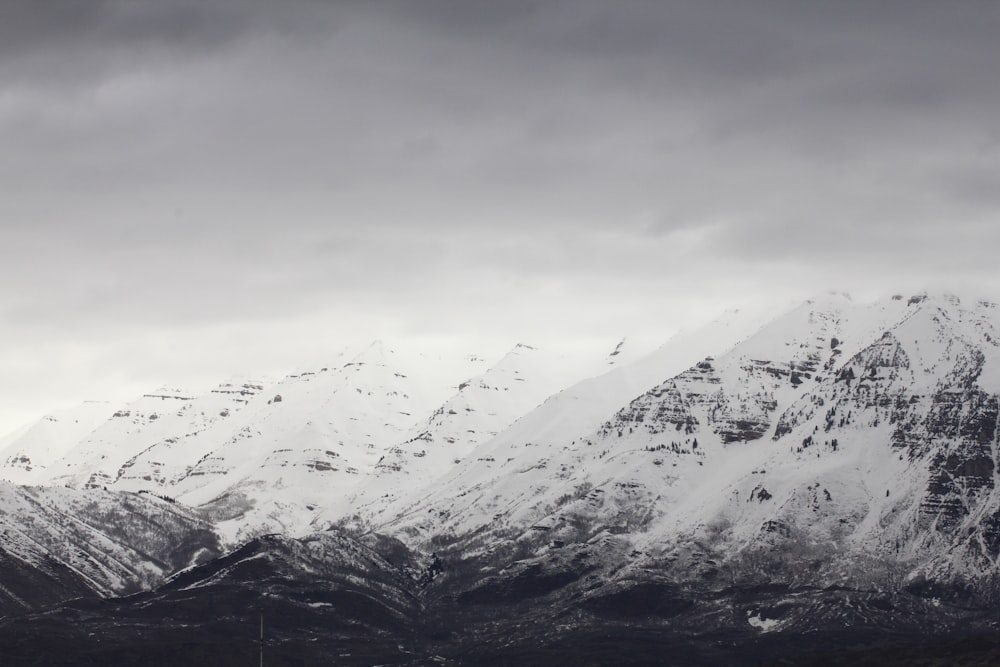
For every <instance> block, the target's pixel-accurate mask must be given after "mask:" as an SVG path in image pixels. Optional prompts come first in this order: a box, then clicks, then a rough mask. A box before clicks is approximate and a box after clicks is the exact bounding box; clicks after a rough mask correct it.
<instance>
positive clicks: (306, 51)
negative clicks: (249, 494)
mask: <svg viewBox="0 0 1000 667" xmlns="http://www.w3.org/2000/svg"><path fill="white" fill-rule="evenodd" d="M997 35H1000V3H997V2H993V1H990V0H982V1H975V0H968V1H962V0H950V1H949V2H941V1H935V2H920V1H915V0H905V1H898V2H896V1H892V0H880V1H879V2H871V1H870V0H859V1H856V2H852V1H846V2H845V1H841V2H822V1H819V0H817V1H815V2H803V1H801V0H795V1H788V2H777V1H775V2H763V1H761V2H755V1H743V0H741V1H738V2H737V1H733V2H723V1H718V2H712V1H706V0H692V1H691V2H670V1H660V0H655V1H654V0H650V1H648V2H643V1H631V0H604V1H601V2H597V1H591V0H548V1H538V2H528V1H524V2H521V1H511V0H504V1H503V2H497V1H496V0H450V1H445V0H398V1H396V2H380V1H378V0H374V1H373V0H364V1H361V0H357V1H354V2H350V1H342V2H333V1H320V0H314V1H309V0H280V1H279V0H269V1H265V0H149V1H138V0H45V1H43V2H40V1H38V0H2V2H0V229H2V243H0V318H2V319H0V378H2V380H0V432H5V431H7V430H10V429H11V428H13V427H14V426H16V425H17V422H18V421H19V420H21V419H23V418H26V417H28V416H31V415H34V414H36V413H40V412H43V411H45V410H47V409H49V408H52V407H56V406H58V405H64V404H67V403H73V402H75V401H77V400H79V399H82V398H84V397H87V396H92V397H100V396H105V395H107V396H118V395H122V394H123V392H124V393H128V392H132V391H140V390H141V389H142V388H144V387H146V388H153V387H155V386H156V385H159V384H161V383H163V382H167V383H173V384H200V383H203V382H206V381H208V380H215V379H219V380H222V379H225V378H226V377H228V376H229V375H230V374H233V373H238V372H241V371H243V372H246V373H249V374H254V373H270V372H278V371H280V370H283V369H289V370H291V369H292V368H294V367H295V366H297V365H299V364H301V363H306V362H309V361H312V360H316V359H320V358H322V357H323V356H324V354H329V353H332V351H334V350H336V349H339V347H340V346H341V345H342V344H343V343H350V342H356V341H359V340H364V339H367V338H372V337H375V336H381V337H384V338H387V339H389V340H392V341H414V340H422V341H427V340H436V341H442V340H444V341H450V342H455V344H456V345H459V346H461V345H467V347H470V348H473V349H474V348H476V346H482V347H486V348H489V349H490V350H497V349H501V348H503V347H505V346H507V345H508V344H513V343H514V342H516V341H518V340H524V341H526V342H532V341H535V342H536V343H538V342H542V343H543V344H548V345H553V344H555V341H558V340H563V341H567V344H569V343H572V342H574V341H580V340H583V341H589V340H593V339H602V338H605V337H607V338H615V337H616V336H620V335H623V334H629V333H641V334H645V335H647V336H652V337H654V338H655V337H657V336H662V337H664V338H665V337H666V336H667V335H669V333H670V332H672V331H673V330H675V329H676V328H677V327H678V326H682V325H684V324H685V323H687V322H690V321H694V320H698V319H704V318H706V317H708V316H709V315H710V314H712V313H714V312H716V311H719V310H721V309H724V308H726V307H730V306H734V305H738V304H741V303H756V302H759V301H761V300H763V299H787V298H799V297H806V296H808V295H809V294H811V293H813V292H817V291H821V290H825V289H829V288H837V289H844V290H849V291H853V292H855V293H856V294H858V295H860V296H861V297H866V296H875V295H878V294H883V293H888V292H893V291H897V290H899V291H905V290H907V289H911V288H916V287H919V286H920V285H921V284H923V283H934V284H942V283H943V284H951V285H958V286H963V285H965V286H974V287H978V288H982V290H983V291H987V292H993V293H997V294H1000V269H998V268H997V267H998V261H997V250H998V248H1000V219H998V217H1000V216H998V210H1000V120H998V119H1000V39H998V38H997Z"/></svg>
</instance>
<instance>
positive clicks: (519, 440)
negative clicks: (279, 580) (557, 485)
mask: <svg viewBox="0 0 1000 667" xmlns="http://www.w3.org/2000/svg"><path fill="white" fill-rule="evenodd" d="M764 321H766V315H765V314H761V313H752V312H747V311H731V312H727V313H725V314H724V315H723V316H721V317H720V318H719V319H717V320H716V321H714V322H712V323H710V324H709V325H707V326H705V327H703V328H700V329H696V330H692V331H684V332H680V333H678V334H677V335H675V336H674V337H673V338H671V340H669V341H668V342H667V343H666V344H664V345H663V346H661V347H660V348H658V349H657V350H655V351H653V352H652V353H650V354H648V355H646V356H645V357H642V358H640V359H639V360H637V361H634V362H632V363H630V364H624V365H620V366H616V367H614V368H613V369H612V370H610V371H608V372H606V373H604V374H601V375H599V376H596V377H592V378H588V379H585V380H583V381H581V382H579V383H577V384H575V385H573V386H570V387H568V388H566V389H563V390H562V391H559V392H557V393H555V394H554V395H552V396H550V397H549V398H548V399H547V400H546V401H544V402H543V403H542V404H541V405H539V406H538V407H537V408H536V409H535V410H532V411H531V412H530V413H528V414H526V415H525V416H524V417H522V418H521V419H519V420H517V421H516V422H515V423H513V424H512V425H511V427H510V428H508V429H506V430H505V431H503V432H502V433H500V434H499V435H498V436H497V437H495V438H493V439H491V440H489V441H488V442H485V443H483V444H482V445H480V446H479V447H477V448H476V449H475V450H473V451H472V452H471V453H470V454H469V455H468V456H467V457H466V459H465V460H464V461H463V462H462V463H461V465H458V466H457V467H456V468H455V469H454V470H452V471H451V472H450V473H449V474H448V475H447V476H446V477H445V478H443V479H441V480H438V481H435V482H434V483H433V484H432V485H430V486H429V487H427V488H425V489H422V490H420V491H418V492H416V493H413V494H410V495H409V496H407V497H402V498H400V499H398V500H397V501H396V502H393V503H392V504H391V505H389V506H388V507H385V508H384V509H382V511H381V512H379V513H378V514H377V515H375V516H374V517H373V519H372V520H373V522H374V523H375V524H376V525H391V526H392V527H393V529H395V530H402V531H403V532H404V533H408V534H423V535H425V536H427V537H429V536H430V535H433V534H437V532H438V531H439V530H443V531H446V532H451V531H453V530H455V531H458V532H461V531H462V530H464V529H465V527H468V528H469V529H470V530H471V529H474V528H478V527H480V526H481V525H483V524H485V523H489V522H491V521H492V520H493V517H494V515H495V514H497V512H496V510H495V508H496V507H497V506H498V505H497V504H495V503H494V502H492V501H488V502H486V503H480V502H479V500H480V499H481V497H480V494H479V493H478V491H479V490H481V489H483V488H484V487H487V486H491V485H495V486H496V488H497V489H498V492H499V493H501V494H502V495H505V496H507V497H508V498H513V497H516V496H517V495H518V494H520V493H521V492H523V491H524V489H525V484H526V480H527V479H528V478H526V477H525V476H524V475H525V474H529V475H531V473H530V471H532V470H534V471H536V472H535V473H534V475H531V476H537V477H538V479H539V480H543V479H545V478H546V477H548V476H549V471H548V468H547V464H546V461H547V460H548V458H549V456H550V453H552V452H557V451H563V449H564V448H567V447H570V446H572V445H575V444H576V443H577V442H578V441H580V442H582V441H583V439H584V438H585V437H586V436H587V435H589V434H590V433H592V432H593V431H594V430H595V429H597V428H599V427H600V426H601V424H602V423H603V422H604V421H605V420H606V419H607V417H608V415H610V414H613V413H614V411H615V410H616V409H618V408H619V407H620V406H622V405H623V404H625V403H627V402H628V401H629V400H630V399H632V398H633V397H635V396H636V395H638V394H640V393H641V392H643V391H645V390H647V389H648V388H649V387H651V386H655V385H656V384H658V383H660V382H662V381H663V379H664V378H669V377H671V376H673V375H675V374H677V373H679V372H680V371H682V370H683V369H685V368H687V367H689V366H690V365H691V364H693V363H695V362H696V361H697V360H699V359H702V358H704V357H705V356H706V355H708V354H714V353H719V352H723V351H725V350H727V349H729V348H731V347H732V346H733V345H735V344H736V343H738V342H739V341H740V340H743V339H745V338H747V337H748V336H750V335H751V334H753V332H755V331H756V330H757V329H758V328H759V327H760V326H761V324H762V323H763V322H764ZM518 455H521V456H522V458H523V459H524V460H525V462H527V463H526V465H527V468H526V469H525V470H523V471H521V472H518V473H514V474H512V471H513V470H514V468H511V467H509V466H510V464H512V463H513V462H514V461H515V460H517V458H518ZM529 461H530V462H529ZM517 469H518V470H519V469H520V466H518V468H517ZM541 483H542V484H543V485H544V486H545V487H546V488H548V487H549V486H550V483H549V482H541ZM527 484H528V486H530V482H528V483H527ZM508 494H509V495H508ZM436 503H440V504H441V506H442V507H441V509H437V508H436V507H435V504H436ZM442 513H443V514H442ZM439 515H447V516H449V517H450V516H452V515H454V517H455V518H454V521H456V522H459V523H452V525H450V526H447V525H441V524H440V523H438V521H437V518H438V516H439ZM459 517H462V518H461V519H459ZM425 531H429V532H425Z"/></svg>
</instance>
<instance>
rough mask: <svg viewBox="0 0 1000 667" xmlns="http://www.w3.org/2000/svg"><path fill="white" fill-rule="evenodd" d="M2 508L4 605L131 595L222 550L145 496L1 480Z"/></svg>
mask: <svg viewBox="0 0 1000 667" xmlns="http://www.w3.org/2000/svg"><path fill="white" fill-rule="evenodd" d="M0 508H2V511H0V534H2V535H3V543H2V544H0V569H3V578H2V579H3V580H2V582H0V608H3V609H9V610H18V609H30V608H32V607H35V606H38V605H40V604H44V603H52V602H58V601H60V600H61V599H66V598H68V597H75V596H79V595H84V594H86V593H91V594H93V593H96V594H100V595H109V594H113V593H117V594H121V593H129V592H134V591H136V590H140V589H142V588H147V587H149V586H152V585H156V584H158V583H161V582H162V581H163V580H164V578H165V577H166V576H167V575H169V574H171V573H173V572H175V571H176V570H178V569H181V568H184V567H187V566H189V565H192V564H195V563H199V562H203V561H205V560H209V559H211V558H214V557H215V556H217V555H218V553H219V544H218V540H217V539H216V536H215V534H214V532H213V530H212V528H211V526H210V525H209V524H208V523H206V522H205V521H203V520H202V519H200V518H198V517H197V516H196V515H195V513H193V512H192V511H191V510H189V509H187V508H184V507H182V506H179V505H177V504H175V503H171V502H168V501H165V500H163V499H159V498H155V497H153V496H149V495H135V494H117V493H112V492H108V491H103V490H99V489H88V490H76V489H68V488H64V487H48V488H46V487H23V486H15V485H13V484H10V483H7V482H0ZM24 582H31V585H30V586H22V585H21V584H22V583H24Z"/></svg>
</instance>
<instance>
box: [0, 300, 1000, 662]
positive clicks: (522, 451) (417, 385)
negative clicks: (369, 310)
mask: <svg viewBox="0 0 1000 667" xmlns="http://www.w3.org/2000/svg"><path fill="white" fill-rule="evenodd" d="M609 352H611V353H612V354H610V355H609ZM998 418H1000V307H998V306H997V305H995V304H993V303H990V302H987V301H977V300H962V299H960V298H958V297H955V296H951V295H947V294H935V295H928V294H917V295H913V296H905V297H904V296H901V295H897V296H893V297H891V298H887V299H884V300H880V301H876V302H874V303H855V302H853V301H852V300H851V299H850V297H848V296H846V295H838V294H830V295H824V296H822V297H818V298H816V299H812V300H809V301H807V302H805V303H803V304H800V305H798V306H796V307H794V308H791V309H789V310H787V311H785V312H783V313H781V314H780V315H779V316H777V317H774V318H770V317H760V316H756V315H754V314H751V313H746V312H739V311H734V312H730V313H726V314H725V315H723V316H722V317H721V318H719V319H718V320H716V321H715V322H713V323H711V324H709V325H707V326H706V327H704V328H701V329H698V330H694V331H689V332H682V333H680V334H678V335H676V336H674V337H673V338H672V339H671V340H669V341H668V342H667V343H665V344H664V345H663V346H662V347H660V348H658V349H657V350H655V351H653V352H651V353H648V354H639V353H638V351H632V350H630V349H629V345H628V344H627V342H626V343H625V344H623V345H621V346H618V347H615V348H613V349H612V350H605V351H603V352H602V353H601V354H592V353H590V354H581V355H571V354H567V353H565V352H563V351H550V350H541V349H535V348H533V347H530V346H526V345H519V346H516V347H515V348H513V349H512V350H511V351H510V352H509V353H508V354H507V355H506V356H504V357H503V358H501V359H499V360H497V361H494V362H493V363H492V364H491V363H489V362H487V361H486V360H485V359H483V358H480V357H469V356H461V355H455V357H454V358H451V359H448V360H446V359H443V358H441V357H439V356H422V355H419V354H411V353H408V352H400V351H396V350H394V349H392V348H390V347H389V346H386V345H382V344H374V345H372V346H370V347H369V348H367V349H365V350H363V351H361V352H360V353H359V354H356V355H354V356H349V357H345V358H344V359H341V360H340V362H339V363H338V364H335V365H334V364H331V365H330V366H329V367H325V368H321V369H318V370H315V371H312V372H308V371H307V372H302V373H297V374H295V375H292V376H289V377H287V378H284V379H282V380H280V381H277V382H271V383H267V384H265V383H246V384H236V385H233V386H227V387H221V388H219V389H218V390H216V391H214V392H210V393H209V394H207V395H204V396H192V395H188V394H184V393H183V392H176V391H171V392H167V391H164V392H155V393H153V394H151V395H148V396H144V397H142V398H140V399H138V400H137V401H136V402H134V403H132V404H130V405H129V406H126V407H125V408H122V409H120V410H118V411H116V412H114V415H113V416H112V417H111V418H110V419H108V420H107V421H106V422H103V423H101V424H98V425H97V426H96V427H91V426H90V425H89V424H87V425H83V424H80V425H79V426H77V422H76V421H75V420H74V421H73V422H72V424H73V428H66V429H65V430H64V431H57V430H56V429H54V428H53V427H51V426H46V424H45V423H42V424H40V425H36V427H35V428H34V429H28V430H26V431H23V432H21V433H19V434H15V435H14V436H11V437H10V438H8V439H7V440H5V445H6V446H5V449H4V450H3V454H4V457H5V461H6V463H5V464H4V470H5V474H7V475H8V476H10V477H11V478H18V479H30V480H32V481H33V482H35V483H38V482H46V483H48V484H50V485H55V486H51V487H48V488H43V487H27V488H21V487H15V486H13V485H6V486H3V487H0V492H2V494H3V496H2V498H0V507H2V508H4V509H5V511H6V513H4V514H0V519H2V520H3V521H4V522H5V523H3V529H4V534H5V535H10V536H13V537H11V538H9V540H8V543H7V546H5V551H3V552H2V553H0V557H2V563H4V564H5V565H4V567H7V568H8V571H9V572H11V575H10V577H9V580H10V581H14V582H21V584H20V586H21V587H20V588H18V589H16V590H15V589H14V588H11V586H8V587H7V590H6V593H5V594H6V595H7V597H6V598H5V599H6V600H7V602H6V603H5V604H7V605H8V608H15V607H17V605H18V604H21V603H18V602H17V599H18V596H19V593H18V592H17V591H18V590H24V589H25V587H27V586H30V585H34V584H32V583H31V582H35V583H37V585H38V588H39V590H44V591H48V592H47V593H46V594H45V595H44V596H42V597H41V598H40V601H41V602H46V601H47V602H53V601H58V600H61V599H64V598H66V597H69V596H71V595H73V594H76V593H78V592H81V591H82V592H84V593H86V594H112V593H120V592H124V591H132V590H137V589H140V588H150V587H156V590H153V591H150V592H149V593H147V594H144V597H143V596H140V597H138V598H135V599H129V600H124V601H121V602H120V603H116V604H117V607H116V608H117V609H118V610H119V612H120V613H121V614H124V615H125V617H128V618H133V619H135V623H136V624H137V627H139V626H141V627H143V628H145V630H143V632H149V633H157V632H161V633H165V635H164V636H167V635H169V636H171V637H173V636H175V635H176V633H177V632H183V633H187V632H188V630H187V628H188V627H190V626H192V625H193V626H198V627H201V628H204V629H206V634H205V635H204V636H205V639H204V641H205V642H207V643H208V645H211V643H212V642H213V641H214V639H212V638H211V636H212V633H209V632H207V629H208V628H217V626H218V620H217V619H215V618H214V616H213V618H212V619H206V618H203V617H202V616H200V614H202V611H201V610H202V607H199V606H198V605H196V604H195V605H193V606H185V605H187V601H189V600H206V599H207V600H209V601H210V602H211V604H210V605H209V606H210V607H211V608H212V609H215V608H217V607H218V608H219V609H228V610H233V609H239V608H241V605H243V606H245V605H247V604H250V605H259V606H263V605H266V604H270V605H273V606H274V607H275V608H280V609H281V610H282V611H281V612H280V613H281V614H287V615H288V618H295V619H297V620H296V621H295V623H294V624H289V625H286V626H282V628H281V630H280V632H282V633H284V634H283V637H285V640H287V641H288V642H291V643H292V644H296V643H302V642H320V643H321V644H322V646H320V645H319V644H317V645H316V647H314V648H315V651H312V652H309V651H306V652H304V653H301V654H296V655H299V658H297V659H305V658H303V657H302V656H306V655H308V656H309V659H315V660H332V659H334V658H337V659H340V660H341V661H346V662H348V663H351V662H352V660H353V661H354V662H355V663H357V664H369V663H371V662H383V663H387V664H389V663H395V664H420V663H421V662H428V661H431V660H432V659H433V660H434V661H436V662H447V660H449V659H454V660H457V661H459V662H463V661H466V662H481V661H487V662H488V661H489V660H494V661H497V662H499V663H504V662H505V661H506V663H518V664H531V663H546V662H553V661H559V660H560V659H564V658H567V656H569V655H571V654H572V656H573V660H575V661H579V660H582V659H584V658H586V659H590V660H592V661H595V662H597V663H598V664H610V663H613V662H616V661H620V660H621V656H620V655H603V654H602V653H601V651H603V650H606V646H607V642H606V641H605V642H604V643H600V642H596V643H594V641H595V640H594V637H598V636H599V637H605V638H608V637H611V638H616V639H615V642H616V643H615V645H616V646H629V647H630V648H629V651H631V653H630V654H629V655H630V656H631V658H634V659H635V660H637V661H639V662H642V661H644V660H645V661H654V662H655V661H657V660H658V659H659V658H657V657H656V656H661V657H662V655H664V654H665V653H664V652H666V653H667V654H669V655H673V656H675V658H672V659H673V660H675V661H679V664H680V663H683V664H720V663H721V664H756V663H757V662H759V661H762V660H763V661H767V660H774V659H779V658H781V659H784V658H785V657H786V656H788V655H790V653H789V651H791V652H792V654H794V655H795V656H799V655H806V654H807V653H808V652H809V651H814V650H823V651H836V650H838V648H839V647H840V646H842V645H844V644H845V642H846V643H848V644H850V645H852V646H859V647H860V646H869V645H870V644H871V643H872V642H876V643H877V642H886V641H890V640H891V641H898V642H903V643H912V642H916V641H924V640H929V639H931V638H934V637H945V636H956V635H957V634H961V633H966V634H968V633H986V636H993V635H992V634H990V633H997V632H1000V628H998V627H997V624H996V621H995V619H996V615H995V611H996V608H997V605H1000V592H998V591H1000V484H998V481H1000V477H998V467H1000V460H998V457H1000V446H998V437H1000V433H998V430H997V421H998ZM51 423H52V424H55V422H51ZM60 428H61V427H60ZM63 433H65V435H63ZM73 438H75V439H76V440H74V441H72V442H70V441H71V440H72V439H73ZM32 443H38V444H37V449H38V451H37V452H35V451H34V450H33V448H32ZM29 462H30V463H29ZM18 476H20V477H18ZM60 485H67V486H68V487H70V488H61V486H60ZM104 487H107V489H108V490H105V489H104ZM154 524H155V525H156V526H167V528H166V529H162V528H157V529H155V530H156V531H157V534H158V535H161V537H158V538H156V539H150V537H149V535H148V534H147V533H150V532H151V531H152V530H154V529H153V528H152V526H153V525H154ZM113 526H126V527H127V530H125V531H124V533H123V534H119V533H118V532H115V530H114V529H113V528H112V527H113ZM265 533H280V534H281V535H275V536H271V537H266V538H264V537H262V535H264V534H265ZM216 539H218V540H219V542H221V543H222V544H224V545H225V546H226V547H227V548H230V549H232V551H231V553H230V554H229V555H227V556H224V557H222V558H220V559H218V560H214V561H211V562H205V563H203V564H202V565H201V566H200V567H196V568H194V569H192V570H189V571H184V572H181V573H180V574H178V575H177V576H176V577H175V578H174V579H171V580H170V581H169V582H167V583H165V584H162V585H161V583H162V582H163V581H164V578H165V577H167V576H168V575H169V574H170V573H171V572H174V571H175V570H177V569H179V568H183V567H184V566H186V565H188V564H191V563H193V562H195V561H204V560H205V558H207V557H208V556H210V555H214V554H215V552H216V550H217V548H218V547H217V542H215V540H216ZM60 545H69V546H66V547H63V546H60ZM77 545H82V546H79V547H77ZM172 545H182V546H183V548H182V549H181V550H180V551H177V552H174V551H171V547H172ZM241 545H242V546H241ZM46 551H52V553H53V554H54V558H55V561H54V562H55V563H56V565H52V564H51V563H50V562H49V561H46V560H45V558H44V556H43V555H42V554H44V553H45V552H46ZM314 580H315V581H316V582H319V583H316V585H315V590H314V591H312V592H310V590H311V588H310V586H311V584H308V583H307V582H309V581H314ZM5 585H6V584H5ZM320 593H321V594H320ZM310 596H311V597H310ZM364 600H367V601H364ZM358 605H361V607H359V606H358ZM22 606H25V607H30V606H32V605H31V604H30V603H29V602H28V601H25V603H24V604H23V605H22ZM173 609H183V610H184V611H183V613H181V612H178V613H180V616H177V617H176V618H183V619H184V620H183V621H177V622H178V623H180V625H178V626H176V627H174V626H166V627H164V628H159V629H154V627H153V625H150V624H149V622H148V619H151V618H162V617H164V616H169V614H170V613H172V612H170V611H169V610H173ZM359 610H361V611H359ZM61 613H64V614H66V615H67V617H72V616H73V615H74V614H78V613H79V610H78V609H77V607H75V606H73V605H72V604H69V605H68V606H66V607H65V608H64V610H63V612H61ZM229 613H230V614H231V616H230V617H229V618H230V620H232V619H233V618H235V616H232V614H237V615H238V613H237V612H233V611H230V612H229ZM213 614H214V612H213ZM337 618H341V619H353V620H350V621H345V624H344V625H342V626H338V628H339V629H338V630H337V632H338V633H339V634H337V637H336V638H332V636H327V635H324V634H323V632H322V631H320V630H319V629H318V628H320V627H321V626H322V625H323V624H327V623H330V622H333V621H332V620H331V619H337ZM143 619H146V620H143ZM199 619H200V620H199ZM101 623H103V624H104V625H101V626H100V627H101V628H102V629H101V632H103V633H105V634H104V635H102V636H104V637H111V636H113V635H114V633H115V632H117V630H116V629H115V628H116V627H117V626H116V625H115V623H117V621H114V620H112V619H110V617H107V618H104V620H102V621H101ZM31 627H32V628H36V629H37V628H38V627H41V626H37V625H33V626H31ZM53 628H54V629H53V630H51V632H55V633H56V634H59V635H60V636H62V635H61V634H60V633H65V632H66V630H65V625H59V624H58V623H57V624H56V625H54V626H53ZM181 628H183V631H182V630H181ZM15 629H16V628H9V629H5V626H3V624H2V623H0V636H7V635H5V634H4V633H7V632H8V631H9V632H10V633H14V631H15ZM217 629H219V631H220V632H223V633H225V632H231V628H230V629H223V628H217ZM38 632H39V633H40V634H38V635H37V637H38V638H39V640H38V642H39V643H38V644H37V645H33V646H35V648H34V649H32V650H36V649H37V650H39V651H42V650H43V649H42V648H38V647H44V644H45V642H46V638H47V637H49V636H50V635H49V634H47V633H49V630H44V629H43V630H38ZM213 632H214V630H213ZM376 635H377V636H379V637H381V638H383V639H385V638H392V639H389V640H387V641H384V642H382V641H381V640H380V642H379V643H377V648H374V647H375V646H376V644H368V643H366V642H367V638H368V637H371V636H376ZM963 636H964V635H963ZM362 639H364V641H362ZM116 641H117V640H116ZM122 641H124V644H123V646H124V648H122V650H126V651H132V650H136V649H135V647H134V645H133V644H132V643H131V642H130V640H122ZM935 641H936V640H935ZM324 642H326V643H324ZM588 642H590V643H588ZM296 645H297V644H296ZM364 646H369V649H365V648H363V647H364ZM567 646H572V647H574V648H572V649H567V648H566V647H567ZM990 646H992V644H991V645H990ZM559 647H562V648H559ZM748 647H749V648H748ZM94 650H95V651H97V650H98V649H97V648H95V649H94ZM116 650H117V649H116ZM199 650H200V649H199ZM987 650H988V651H992V648H989V649H987ZM366 651H368V652H366ZM371 651H374V653H372V652H371ZM567 651H570V653H567ZM574 651H575V652H574ZM43 652H44V651H43ZM210 652H211V651H210ZM376 653H377V655H376ZM919 653H920V651H919V650H918V649H916V648H914V649H913V650H912V651H911V652H910V653H909V655H914V654H919ZM998 654H1000V653H998ZM129 655H132V654H129ZM213 655H215V653H213ZM219 655H222V654H221V653H220V654H219ZM990 655H993V653H990ZM243 657H245V656H243ZM407 661H410V662H409V663H408V662H407ZM844 661H845V662H842V663H830V664H853V663H852V659H851V658H850V656H847V657H845V658H844ZM811 662H812V659H811V658H808V657H804V658H802V659H801V664H811ZM902 664H905V663H902Z"/></svg>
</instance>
